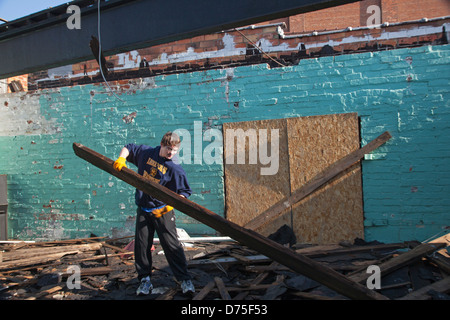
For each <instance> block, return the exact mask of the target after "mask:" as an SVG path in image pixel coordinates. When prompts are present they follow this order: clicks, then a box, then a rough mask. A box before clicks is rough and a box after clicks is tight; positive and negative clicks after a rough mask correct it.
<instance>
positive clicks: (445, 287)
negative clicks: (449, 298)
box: [399, 277, 450, 300]
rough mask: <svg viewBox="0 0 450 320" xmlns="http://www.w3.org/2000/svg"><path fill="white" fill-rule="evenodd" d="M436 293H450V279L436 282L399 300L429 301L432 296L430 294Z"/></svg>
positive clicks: (446, 278)
mask: <svg viewBox="0 0 450 320" xmlns="http://www.w3.org/2000/svg"><path fill="white" fill-rule="evenodd" d="M431 291H435V292H438V293H447V292H450V277H445V278H444V279H442V280H439V281H436V282H434V283H432V284H430V285H428V286H425V287H423V288H420V289H418V290H415V291H413V292H411V293H409V294H407V295H406V296H403V297H401V298H400V299H399V300H429V299H431V296H430V294H429V292H431Z"/></svg>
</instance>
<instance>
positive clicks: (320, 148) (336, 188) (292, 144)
mask: <svg viewBox="0 0 450 320" xmlns="http://www.w3.org/2000/svg"><path fill="white" fill-rule="evenodd" d="M287 128H288V137H289V168H290V179H291V180H290V182H291V188H292V190H296V189H298V188H300V187H301V186H302V185H304V184H305V182H306V181H309V180H311V179H312V178H313V177H314V176H315V175H316V174H318V173H320V171H322V170H323V169H325V168H326V167H327V166H329V165H331V164H332V163H334V162H336V161H337V160H339V159H341V158H343V157H344V156H346V155H347V154H349V153H350V152H352V151H354V150H357V149H358V148H359V147H360V142H359V141H360V138H359V123H358V116H357V114H355V113H352V114H336V115H326V116H313V117H303V118H293V119H287ZM361 184H362V182H361V167H360V164H359V163H358V164H356V165H354V166H353V167H351V168H350V169H349V170H347V171H346V172H345V173H344V174H343V175H342V176H340V177H338V178H336V179H334V180H333V181H331V182H330V183H328V184H327V185H326V186H324V187H323V188H321V189H320V190H318V191H317V192H315V193H313V194H312V195H310V196H308V197H307V198H305V199H303V200H302V201H300V202H299V203H297V204H296V205H294V206H293V208H292V216H293V229H294V233H295V234H296V236H297V241H298V242H302V243H317V244H326V243H338V242H339V241H342V240H350V241H352V240H354V239H355V238H356V237H359V238H363V237H364V232H363V231H364V228H363V206H362V185H361Z"/></svg>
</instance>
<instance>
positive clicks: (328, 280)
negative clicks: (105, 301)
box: [73, 143, 387, 300]
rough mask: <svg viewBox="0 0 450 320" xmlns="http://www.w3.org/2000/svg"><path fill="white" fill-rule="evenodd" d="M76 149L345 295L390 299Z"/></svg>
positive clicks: (102, 166) (82, 148) (77, 149)
mask: <svg viewBox="0 0 450 320" xmlns="http://www.w3.org/2000/svg"><path fill="white" fill-rule="evenodd" d="M73 149H74V152H75V154H76V155H77V156H78V157H80V158H82V159H84V160H86V161H88V162H89V163H91V164H93V165H94V166H96V167H98V168H100V169H102V170H104V171H106V172H108V173H110V174H111V175H113V176H115V177H117V178H119V179H121V180H123V181H124V182H126V183H128V184H130V185H132V186H134V187H135V188H137V189H139V190H142V191H143V192H145V193H147V194H151V195H152V196H153V197H155V198H157V199H159V200H160V201H163V202H164V203H166V204H168V205H170V206H172V207H174V208H175V209H177V210H180V211H181V212H183V213H185V214H187V215H189V216H190V217H192V218H194V219H196V220H198V221H199V222H201V223H204V224H205V225H207V226H209V227H211V228H213V229H215V230H217V231H219V232H220V233H222V234H224V235H228V236H229V237H231V238H233V239H234V240H236V241H238V242H240V243H242V244H244V245H246V246H248V247H249V248H252V249H254V250H256V251H258V252H260V253H262V254H265V255H267V256H268V257H270V258H271V259H273V260H275V261H277V262H279V263H280V264H283V265H285V266H287V267H289V268H291V269H292V270H294V271H296V272H298V273H300V274H304V275H305V276H308V277H310V278H311V279H314V280H316V281H317V282H319V283H322V284H323V285H325V286H327V287H329V288H330V289H333V290H335V291H336V292H339V293H341V294H342V295H344V296H347V297H349V298H352V299H370V300H375V299H380V300H381V299H382V300H385V299H387V298H386V297H385V296H383V295H381V294H379V293H377V292H375V291H372V290H370V289H368V288H367V287H365V286H363V285H361V284H358V283H356V282H354V281H352V280H350V279H348V278H347V277H345V276H344V275H342V274H340V273H339V272H337V271H335V270H332V269H330V268H328V267H326V266H323V265H322V264H320V263H318V262H316V261H314V260H311V259H309V258H307V257H304V256H302V255H300V254H297V253H295V252H294V251H293V250H291V249H289V248H287V247H284V246H282V245H280V244H278V243H276V242H275V241H272V240H270V239H268V238H267V237H264V236H262V235H260V234H259V233H257V232H254V231H252V230H248V229H246V228H243V227H241V226H239V225H237V224H235V223H233V222H231V221H227V220H226V219H224V218H223V217H221V216H220V215H218V214H216V213H214V212H212V211H210V210H208V209H206V208H204V207H202V206H200V205H198V204H196V203H194V202H192V201H190V200H189V199H186V198H184V197H182V196H180V195H178V194H176V193H175V192H173V191H171V190H169V189H167V188H165V187H164V186H161V185H160V184H158V183H155V182H153V181H150V180H149V179H146V178H144V177H143V176H141V175H139V174H137V173H136V172H134V171H133V170H130V169H128V168H123V169H122V170H121V171H120V172H119V171H116V170H115V169H114V168H113V163H114V161H113V160H111V159H109V158H107V157H105V156H103V155H101V154H99V153H97V152H95V151H93V150H91V149H89V148H88V147H86V146H83V145H82V144H80V143H73Z"/></svg>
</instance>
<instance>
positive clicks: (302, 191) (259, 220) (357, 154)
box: [245, 131, 392, 230]
mask: <svg viewBox="0 0 450 320" xmlns="http://www.w3.org/2000/svg"><path fill="white" fill-rule="evenodd" d="M391 137H392V136H391V134H390V133H389V132H387V131H386V132H384V133H383V134H381V135H380V136H378V137H377V138H376V139H374V140H372V141H371V142H369V143H368V144H366V145H365V146H364V147H362V148H360V149H358V150H355V151H353V152H351V153H350V154H348V155H347V156H345V157H344V158H342V159H340V160H338V161H336V162H335V163H333V164H331V165H330V166H328V167H327V168H326V169H325V170H323V171H322V172H320V173H319V174H317V175H316V176H315V177H314V178H313V179H311V180H310V181H308V182H307V183H306V184H305V185H303V186H302V187H300V188H299V189H297V190H295V191H294V192H293V193H292V194H291V195H290V196H287V197H285V198H284V199H282V200H280V201H279V202H277V203H276V204H274V205H272V206H271V207H270V208H269V209H267V210H266V211H264V212H262V213H261V214H259V215H258V216H257V217H255V218H254V219H252V220H250V221H249V222H248V223H246V224H245V227H246V228H248V229H251V230H257V229H259V228H260V227H262V226H264V225H265V224H267V223H269V222H270V221H272V220H274V219H275V218H277V217H279V216H280V215H282V214H283V212H284V211H285V210H286V209H288V208H290V207H291V206H293V205H294V204H296V203H297V202H299V201H301V200H302V199H304V198H306V197H307V196H308V195H310V194H312V193H314V192H315V191H316V190H318V189H319V188H320V187H322V186H324V185H325V184H326V183H327V182H329V181H330V180H331V179H333V178H335V177H336V176H338V175H339V174H340V173H342V172H344V171H345V170H347V169H348V168H350V167H351V166H352V165H353V164H355V163H356V162H358V161H359V160H360V159H361V158H362V157H364V155H365V154H367V153H370V152H372V151H373V150H375V149H377V148H378V147H380V146H381V145H383V144H384V143H386V142H387V141H388V140H389V139H390V138H391Z"/></svg>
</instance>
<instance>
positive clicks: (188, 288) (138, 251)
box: [113, 132, 195, 295]
mask: <svg viewBox="0 0 450 320" xmlns="http://www.w3.org/2000/svg"><path fill="white" fill-rule="evenodd" d="M179 145H180V138H179V137H178V135H176V134H175V133H172V132H167V133H166V134H165V135H164V136H163V138H162V139H161V145H160V146H157V147H155V148H153V147H150V146H147V145H136V144H134V143H130V144H127V145H126V146H125V147H123V148H122V150H121V151H120V155H119V158H118V159H117V160H116V161H115V162H114V164H113V167H114V169H115V170H117V171H121V170H122V168H123V167H125V168H126V167H127V166H126V161H127V160H128V161H129V162H131V163H133V164H134V165H136V166H137V167H138V173H139V174H140V175H141V176H143V177H144V178H146V179H149V180H151V181H153V182H155V183H158V184H160V185H162V186H164V187H166V188H168V189H169V190H171V191H173V192H175V193H177V194H179V195H180V196H182V197H184V198H187V197H189V196H190V195H191V193H192V190H191V188H190V186H189V183H188V181H187V178H186V173H185V172H184V170H183V168H182V167H181V166H180V165H179V164H176V163H174V162H173V161H172V159H173V157H174V155H175V154H176V153H177V152H178V148H179ZM135 202H136V205H137V217H136V233H135V247H134V256H135V265H136V271H137V273H138V278H139V280H140V285H139V287H138V289H137V291H136V294H137V295H147V294H149V293H150V292H151V290H152V288H153V286H152V283H151V280H150V276H151V272H152V253H151V250H150V248H151V247H152V244H153V237H154V234H155V231H156V232H157V233H158V236H159V239H160V242H161V246H162V248H163V249H164V254H165V256H166V259H167V262H168V263H169V266H170V268H171V269H172V272H173V274H174V276H175V278H176V279H177V280H178V281H180V283H181V290H182V292H183V294H186V293H194V292H195V288H194V285H193V284H192V281H191V276H190V275H189V273H188V271H187V261H186V256H185V254H184V250H183V247H182V245H181V243H180V241H179V240H178V235H177V229H176V224H175V214H174V212H173V207H171V206H169V205H167V204H165V203H164V202H162V201H160V200H158V199H156V198H154V197H152V196H150V195H148V194H146V193H144V192H142V191H141V190H139V189H137V188H136V193H135Z"/></svg>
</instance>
